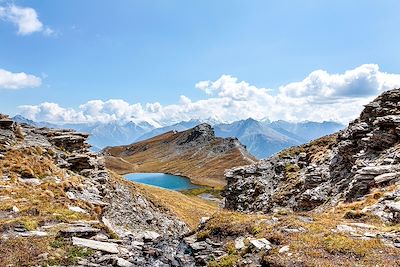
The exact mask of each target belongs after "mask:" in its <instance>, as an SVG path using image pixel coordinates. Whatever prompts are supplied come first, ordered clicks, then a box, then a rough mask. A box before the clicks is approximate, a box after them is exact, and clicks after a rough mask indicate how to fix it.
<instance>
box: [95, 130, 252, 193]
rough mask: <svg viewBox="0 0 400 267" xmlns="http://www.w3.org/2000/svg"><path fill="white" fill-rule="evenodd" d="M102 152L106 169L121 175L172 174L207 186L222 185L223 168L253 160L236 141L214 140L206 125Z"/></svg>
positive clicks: (231, 139) (232, 139)
mask: <svg viewBox="0 0 400 267" xmlns="http://www.w3.org/2000/svg"><path fill="white" fill-rule="evenodd" d="M102 153H103V154H104V155H106V164H107V166H108V167H109V168H110V169H113V170H116V171H117V172H118V173H121V174H123V173H129V172H163V173H171V174H176V175H183V176H186V177H188V178H190V179H191V180H192V182H194V183H197V184H201V185H210V186H223V185H225V180H224V175H223V174H224V171H225V169H227V168H231V167H233V166H241V165H246V164H249V163H253V162H254V161H255V158H254V157H253V156H252V155H250V154H249V153H248V152H247V151H246V148H245V147H244V146H243V145H242V144H241V143H240V142H239V140H238V139H236V138H221V137H216V136H215V133H214V130H213V128H212V127H211V126H210V125H209V124H206V123H203V124H200V125H198V126H196V127H194V128H192V129H189V130H186V131H182V132H177V131H169V132H167V133H164V134H161V135H158V136H156V137H153V138H151V139H148V140H145V141H141V142H137V143H134V144H131V145H127V146H117V147H108V148H106V149H104V150H103V152H102Z"/></svg>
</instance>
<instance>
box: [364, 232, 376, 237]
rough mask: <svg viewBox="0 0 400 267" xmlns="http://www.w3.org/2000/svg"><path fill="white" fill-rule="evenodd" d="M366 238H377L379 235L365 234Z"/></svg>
mask: <svg viewBox="0 0 400 267" xmlns="http://www.w3.org/2000/svg"><path fill="white" fill-rule="evenodd" d="M364 236H366V237H370V238H376V237H377V236H378V235H377V234H375V233H370V232H365V233H364Z"/></svg>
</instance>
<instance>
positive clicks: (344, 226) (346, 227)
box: [336, 224, 357, 233]
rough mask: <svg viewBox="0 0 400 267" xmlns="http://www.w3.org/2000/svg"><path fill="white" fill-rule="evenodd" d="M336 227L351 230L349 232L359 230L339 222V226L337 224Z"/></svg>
mask: <svg viewBox="0 0 400 267" xmlns="http://www.w3.org/2000/svg"><path fill="white" fill-rule="evenodd" d="M336 229H337V230H338V231H339V232H349V233H350V232H353V233H355V232H357V229H356V228H354V227H351V226H348V225H345V224H339V225H338V226H336Z"/></svg>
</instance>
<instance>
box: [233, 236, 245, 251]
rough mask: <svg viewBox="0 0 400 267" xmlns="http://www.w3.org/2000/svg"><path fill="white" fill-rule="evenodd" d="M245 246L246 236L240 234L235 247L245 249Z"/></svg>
mask: <svg viewBox="0 0 400 267" xmlns="http://www.w3.org/2000/svg"><path fill="white" fill-rule="evenodd" d="M244 247H245V244H244V237H243V236H240V237H238V238H236V239H235V249H237V250H241V249H243V248H244Z"/></svg>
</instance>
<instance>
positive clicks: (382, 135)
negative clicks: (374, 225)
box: [224, 89, 400, 217]
mask: <svg viewBox="0 0 400 267" xmlns="http://www.w3.org/2000/svg"><path fill="white" fill-rule="evenodd" d="M399 175H400V89H394V90H391V91H387V92H385V93H383V94H382V95H381V96H379V97H378V98H376V99H375V100H374V101H373V102H371V103H370V104H368V105H366V106H365V109H364V111H363V112H362V113H361V115H360V117H359V118H358V119H356V120H354V121H353V122H351V123H350V124H349V126H348V127H347V128H346V129H344V130H343V131H341V132H339V133H338V134H335V135H331V136H326V137H323V138H321V139H317V140H316V141H313V142H311V143H309V144H307V145H303V146H299V147H293V148H289V149H287V150H284V151H282V152H281V153H279V154H277V155H275V156H273V157H271V158H269V159H266V160H261V161H259V162H258V163H256V164H253V165H249V166H245V167H237V168H233V169H230V170H229V171H227V172H226V177H227V181H228V185H227V187H226V190H225V192H224V194H225V196H226V207H227V208H229V209H234V210H239V211H264V212H269V211H271V210H273V209H274V208H277V207H288V208H291V209H293V210H312V209H315V208H317V207H319V206H321V205H322V204H324V203H327V202H329V203H331V204H334V203H335V202H336V201H338V200H339V199H344V200H346V201H354V200H356V199H359V198H360V197H363V196H364V195H365V194H367V193H368V192H370V189H371V188H373V187H377V186H385V185H388V184H394V183H396V182H397V181H398V180H399V177H400V176H399ZM394 199H395V200H393V201H397V202H396V203H398V201H399V199H398V198H394ZM388 216H389V217H390V216H391V215H388ZM391 217H393V216H391Z"/></svg>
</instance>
